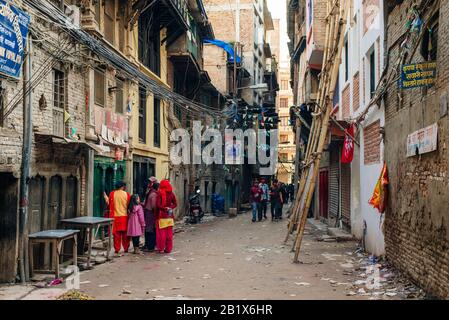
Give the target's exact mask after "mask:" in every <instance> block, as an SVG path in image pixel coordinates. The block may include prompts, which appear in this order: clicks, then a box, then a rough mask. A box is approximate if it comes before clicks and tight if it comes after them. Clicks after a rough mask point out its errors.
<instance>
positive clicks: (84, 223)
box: [61, 217, 114, 268]
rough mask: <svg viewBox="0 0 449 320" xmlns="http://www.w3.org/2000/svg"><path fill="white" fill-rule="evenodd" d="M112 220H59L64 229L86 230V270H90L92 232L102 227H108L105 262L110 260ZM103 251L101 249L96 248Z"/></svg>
mask: <svg viewBox="0 0 449 320" xmlns="http://www.w3.org/2000/svg"><path fill="white" fill-rule="evenodd" d="M113 222H114V219H110V218H98V217H78V218H73V219H64V220H61V224H62V225H63V226H65V227H70V228H75V229H79V230H86V236H87V238H88V240H87V241H88V253H87V268H91V258H92V245H93V241H94V230H96V229H98V228H100V227H102V226H109V238H108V248H107V252H106V260H110V256H109V255H110V253H111V248H112V223H113ZM96 249H99V250H104V249H103V248H96Z"/></svg>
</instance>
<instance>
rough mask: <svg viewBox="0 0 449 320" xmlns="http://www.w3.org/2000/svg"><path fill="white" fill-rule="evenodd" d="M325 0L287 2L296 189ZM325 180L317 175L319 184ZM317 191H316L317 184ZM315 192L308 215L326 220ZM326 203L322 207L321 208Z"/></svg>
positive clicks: (318, 64) (321, 47) (315, 78)
mask: <svg viewBox="0 0 449 320" xmlns="http://www.w3.org/2000/svg"><path fill="white" fill-rule="evenodd" d="M326 4H327V1H325V0H291V1H287V29H288V35H289V38H290V43H289V51H290V56H291V66H290V79H291V83H290V85H291V87H292V89H293V103H294V107H293V108H290V116H291V119H290V122H291V125H292V126H293V131H294V133H295V145H296V158H295V170H294V172H295V173H294V178H293V180H294V183H295V186H296V187H297V183H298V182H299V178H300V176H301V172H302V168H303V167H302V161H303V160H304V159H303V158H304V151H305V148H306V146H307V143H308V138H309V134H310V126H311V122H312V118H311V113H310V110H311V107H310V106H312V105H313V103H315V102H316V100H317V92H318V85H319V74H320V71H321V68H322V63H323V50H324V41H325V33H324V32H322V30H325V26H326V22H325V18H326V14H327V13H326ZM327 159H328V154H327V153H324V155H323V160H322V162H321V166H322V167H323V168H324V170H325V168H327V167H328V166H329V164H328V161H327ZM321 180H323V181H327V180H328V179H327V177H325V176H324V174H323V177H321V176H320V181H321ZM317 188H319V183H318V186H317ZM318 193H319V192H316V196H315V200H316V201H315V206H313V205H312V206H311V211H310V214H313V213H312V212H315V217H316V218H317V219H318V218H319V216H320V215H321V216H322V217H323V219H324V218H326V219H327V217H328V209H327V208H326V205H327V203H328V199H326V198H325V197H322V198H323V199H322V201H321V202H322V203H323V205H322V206H321V207H322V209H321V212H320V209H319V207H318V204H319V202H320V201H319V200H320V198H319V197H318V196H317V194H318ZM325 204H326V205H325Z"/></svg>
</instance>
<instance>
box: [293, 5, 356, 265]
mask: <svg viewBox="0 0 449 320" xmlns="http://www.w3.org/2000/svg"><path fill="white" fill-rule="evenodd" d="M350 2H351V1H348V0H341V1H340V0H328V1H327V16H326V40H325V47H324V56H323V68H322V71H321V74H320V84H319V88H318V99H317V102H316V103H315V104H314V106H313V110H314V112H313V113H312V116H313V121H312V127H311V130H310V136H309V142H308V144H307V149H306V154H305V161H304V163H303V172H302V175H301V180H300V182H299V188H298V191H297V194H296V198H295V199H296V201H295V203H294V206H293V210H292V215H291V218H290V221H289V225H288V233H287V237H286V239H285V243H287V241H288V239H289V236H290V234H294V233H295V232H296V236H295V239H294V242H293V247H292V251H294V252H295V257H294V262H298V257H299V252H300V249H301V243H302V239H303V235H304V229H305V225H306V222H307V215H308V212H309V208H310V205H311V203H312V197H313V192H314V190H315V185H316V179H317V176H318V174H319V168H320V162H321V158H322V153H323V149H324V145H325V142H326V137H327V134H328V129H329V121H330V117H331V113H332V107H333V106H332V98H333V96H334V91H335V86H336V84H337V80H338V71H339V67H340V61H341V54H342V48H343V44H344V37H345V29H346V24H347V16H348V12H349V6H350Z"/></svg>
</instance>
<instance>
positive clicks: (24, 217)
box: [19, 36, 32, 284]
mask: <svg viewBox="0 0 449 320" xmlns="http://www.w3.org/2000/svg"><path fill="white" fill-rule="evenodd" d="M27 47H28V52H27V55H26V58H25V61H24V63H23V71H22V72H23V147H22V165H21V170H20V203H19V228H20V229H19V239H20V242H19V246H20V247H19V260H20V264H19V272H20V281H21V282H22V284H25V283H26V281H28V280H29V272H28V271H29V270H28V245H27V244H28V194H29V192H28V180H29V176H30V158H31V141H32V136H31V134H32V133H31V128H32V100H31V88H30V89H29V90H28V92H27V89H28V87H29V86H30V85H31V83H30V79H31V77H32V75H31V71H32V60H31V57H32V54H31V52H32V43H31V36H28V46H27Z"/></svg>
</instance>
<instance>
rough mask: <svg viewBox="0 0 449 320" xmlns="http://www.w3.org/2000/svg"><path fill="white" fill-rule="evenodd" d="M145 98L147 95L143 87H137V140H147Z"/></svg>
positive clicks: (146, 98)
mask: <svg viewBox="0 0 449 320" xmlns="http://www.w3.org/2000/svg"><path fill="white" fill-rule="evenodd" d="M147 100H148V95H147V91H146V89H145V88H143V87H140V88H139V128H138V130H139V142H140V143H146V142H147Z"/></svg>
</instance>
